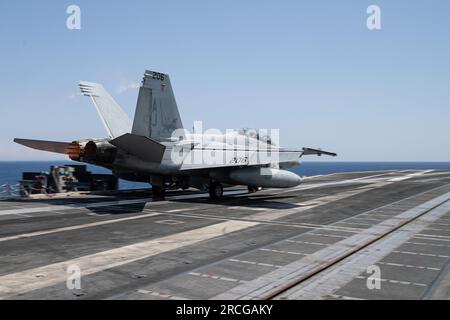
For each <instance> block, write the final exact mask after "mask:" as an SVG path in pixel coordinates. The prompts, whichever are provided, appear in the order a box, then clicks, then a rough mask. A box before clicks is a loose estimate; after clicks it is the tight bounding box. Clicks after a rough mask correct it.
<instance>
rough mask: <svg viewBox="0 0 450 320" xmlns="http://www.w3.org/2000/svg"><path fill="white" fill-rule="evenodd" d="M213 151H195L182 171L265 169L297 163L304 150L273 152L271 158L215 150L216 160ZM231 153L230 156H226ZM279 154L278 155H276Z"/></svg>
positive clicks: (248, 153) (259, 154) (261, 155)
mask: <svg viewBox="0 0 450 320" xmlns="http://www.w3.org/2000/svg"><path fill="white" fill-rule="evenodd" d="M210 152H211V150H204V149H194V150H192V151H191V154H190V155H189V156H188V157H186V159H185V160H184V161H183V164H182V166H181V168H180V170H182V171H187V170H201V169H214V168H228V167H230V168H232V167H247V166H249V167H250V166H253V167H263V166H267V165H270V164H273V163H276V164H283V163H296V164H298V161H299V158H300V157H301V156H302V153H303V150H289V149H279V150H278V151H273V153H272V155H271V156H268V155H267V154H266V153H265V152H264V153H261V152H258V151H256V150H254V151H251V150H250V151H248V152H245V153H242V154H241V153H237V154H236V153H235V152H233V150H228V151H225V150H217V149H216V150H214V153H215V154H214V155H215V156H214V158H213V159H212V158H210V157H209V155H210ZM227 152H230V154H228V155H227V154H226V153H227ZM275 152H276V153H277V155H276V154H275Z"/></svg>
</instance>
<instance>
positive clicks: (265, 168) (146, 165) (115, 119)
mask: <svg viewBox="0 0 450 320" xmlns="http://www.w3.org/2000/svg"><path fill="white" fill-rule="evenodd" d="M79 87H80V89H81V92H82V93H83V94H84V95H85V96H88V97H90V98H91V99H92V102H93V103H94V105H95V107H96V109H97V111H98V113H99V115H100V118H101V120H102V122H103V125H104V126H105V128H106V130H107V132H108V134H109V137H108V138H104V139H81V140H76V141H73V142H56V141H43V140H30V139H14V141H15V142H17V143H19V144H22V145H24V146H27V147H30V148H34V149H38V150H44V151H50V152H56V153H62V154H66V155H68V156H69V158H70V159H72V160H74V161H79V162H85V163H89V164H94V165H97V166H101V167H104V168H108V169H110V170H112V172H113V174H114V175H116V176H117V177H119V178H121V179H125V180H130V181H139V182H148V183H150V184H151V185H152V190H153V195H154V196H155V195H156V196H162V195H163V194H164V192H165V190H167V189H177V188H181V189H187V188H191V187H192V188H196V189H200V190H205V191H206V190H208V191H209V194H210V196H211V198H213V199H219V198H221V197H222V196H223V186H233V185H243V186H247V187H248V190H249V191H250V192H254V191H256V190H258V189H259V188H290V187H295V186H297V185H299V184H300V183H301V181H302V179H301V178H300V177H299V176H298V175H296V174H295V173H293V172H290V171H288V170H286V169H288V168H290V167H293V166H296V165H299V163H300V158H301V157H302V156H304V155H311V154H315V155H319V156H320V155H322V154H325V155H331V156H336V154H335V153H332V152H326V151H322V150H320V149H312V148H302V149H285V148H280V147H278V146H277V143H276V142H275V141H274V140H276V139H273V138H272V136H270V135H268V134H262V133H261V132H259V131H256V130H252V129H240V130H233V131H231V130H227V132H226V133H225V134H222V133H220V132H219V133H217V132H214V133H206V132H195V131H194V132H192V133H190V132H188V131H187V130H185V129H184V128H183V124H182V122H181V118H180V114H179V112H178V108H177V104H176V101H175V96H174V94H173V91H172V86H171V83H170V78H169V76H168V75H167V74H163V73H160V72H154V71H146V72H145V74H144V79H143V81H142V85H141V87H140V89H139V96H138V100H137V105H136V112H135V116H134V121H133V122H132V121H131V119H130V118H129V117H128V115H127V114H126V113H125V112H124V111H123V110H122V108H121V107H120V106H119V105H118V104H117V103H116V102H115V101H114V99H113V98H112V97H111V96H110V95H109V94H108V92H106V90H105V89H104V88H103V86H102V85H100V84H97V83H92V82H85V81H82V82H80V83H79Z"/></svg>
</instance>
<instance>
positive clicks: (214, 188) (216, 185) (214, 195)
mask: <svg viewBox="0 0 450 320" xmlns="http://www.w3.org/2000/svg"><path fill="white" fill-rule="evenodd" d="M209 196H210V197H211V199H213V200H219V199H221V198H222V197H223V186H222V184H221V183H220V182H211V183H210V184H209Z"/></svg>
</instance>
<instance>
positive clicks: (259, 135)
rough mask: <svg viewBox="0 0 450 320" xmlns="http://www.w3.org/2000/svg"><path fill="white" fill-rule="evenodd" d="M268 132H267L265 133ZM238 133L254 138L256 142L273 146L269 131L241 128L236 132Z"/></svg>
mask: <svg viewBox="0 0 450 320" xmlns="http://www.w3.org/2000/svg"><path fill="white" fill-rule="evenodd" d="M264 131H266V132H264ZM236 132H237V133H238V134H240V135H243V136H246V137H249V138H253V139H255V140H259V141H262V142H264V143H267V144H270V145H272V144H273V142H272V140H271V139H270V135H269V134H268V132H267V130H257V129H253V128H241V129H238V130H236Z"/></svg>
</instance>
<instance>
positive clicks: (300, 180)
mask: <svg viewBox="0 0 450 320" xmlns="http://www.w3.org/2000/svg"><path fill="white" fill-rule="evenodd" d="M302 182H303V179H302V178H300V177H299V176H297V180H296V181H295V186H298V185H300V184H301V183H302Z"/></svg>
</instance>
